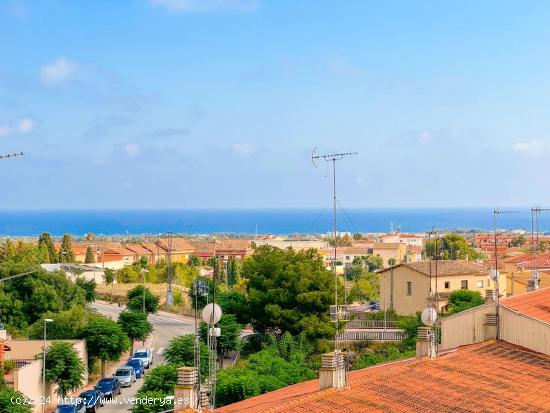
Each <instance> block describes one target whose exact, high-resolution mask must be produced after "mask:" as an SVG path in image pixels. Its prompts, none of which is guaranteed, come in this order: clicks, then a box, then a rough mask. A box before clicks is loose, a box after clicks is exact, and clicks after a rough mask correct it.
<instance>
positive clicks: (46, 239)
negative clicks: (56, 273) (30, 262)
mask: <svg viewBox="0 0 550 413" xmlns="http://www.w3.org/2000/svg"><path fill="white" fill-rule="evenodd" d="M38 248H39V249H40V250H41V251H44V253H43V254H41V256H42V258H43V260H42V261H43V262H44V263H46V264H50V263H51V264H53V263H56V262H57V261H58V259H59V257H58V255H57V251H56V250H55V247H54V245H53V241H52V237H51V235H50V234H49V233H48V232H44V233H43V234H42V235H40V236H39V237H38Z"/></svg>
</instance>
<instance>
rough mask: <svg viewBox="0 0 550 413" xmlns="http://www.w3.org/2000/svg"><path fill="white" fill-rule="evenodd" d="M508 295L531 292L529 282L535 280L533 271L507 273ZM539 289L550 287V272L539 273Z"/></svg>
mask: <svg viewBox="0 0 550 413" xmlns="http://www.w3.org/2000/svg"><path fill="white" fill-rule="evenodd" d="M505 275H506V292H507V295H509V296H510V295H517V294H524V293H526V292H527V291H529V280H531V279H532V278H533V272H532V271H512V272H509V273H506V274H505ZM539 277H540V278H539V287H540V288H545V287H550V271H549V270H545V271H540V272H539Z"/></svg>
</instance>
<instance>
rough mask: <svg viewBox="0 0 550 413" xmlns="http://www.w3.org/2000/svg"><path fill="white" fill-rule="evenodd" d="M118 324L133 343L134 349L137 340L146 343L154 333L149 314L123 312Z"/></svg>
mask: <svg viewBox="0 0 550 413" xmlns="http://www.w3.org/2000/svg"><path fill="white" fill-rule="evenodd" d="M117 322H118V324H119V325H120V328H121V329H122V331H124V332H125V333H126V335H127V336H128V338H129V339H130V340H131V341H132V348H133V344H134V342H135V341H136V340H141V341H145V339H146V338H147V336H148V335H149V334H151V331H153V325H152V324H151V323H150V322H149V321H147V314H144V313H142V312H141V311H122V312H121V313H120V314H119V315H118V321H117Z"/></svg>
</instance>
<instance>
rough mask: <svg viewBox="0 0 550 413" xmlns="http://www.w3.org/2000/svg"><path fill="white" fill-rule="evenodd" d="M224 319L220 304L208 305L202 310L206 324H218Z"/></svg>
mask: <svg viewBox="0 0 550 413" xmlns="http://www.w3.org/2000/svg"><path fill="white" fill-rule="evenodd" d="M221 318H222V308H221V307H220V306H219V305H218V304H212V303H210V304H207V305H206V307H204V308H203V309H202V320H203V321H204V322H205V323H206V324H210V323H211V322H212V324H216V323H217V322H218V321H220V319H221Z"/></svg>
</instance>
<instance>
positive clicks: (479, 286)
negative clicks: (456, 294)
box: [477, 280, 483, 288]
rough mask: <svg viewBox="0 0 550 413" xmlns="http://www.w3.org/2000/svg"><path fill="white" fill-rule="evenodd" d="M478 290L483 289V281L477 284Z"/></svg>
mask: <svg viewBox="0 0 550 413" xmlns="http://www.w3.org/2000/svg"><path fill="white" fill-rule="evenodd" d="M477 288H483V280H479V281H478V282H477Z"/></svg>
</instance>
